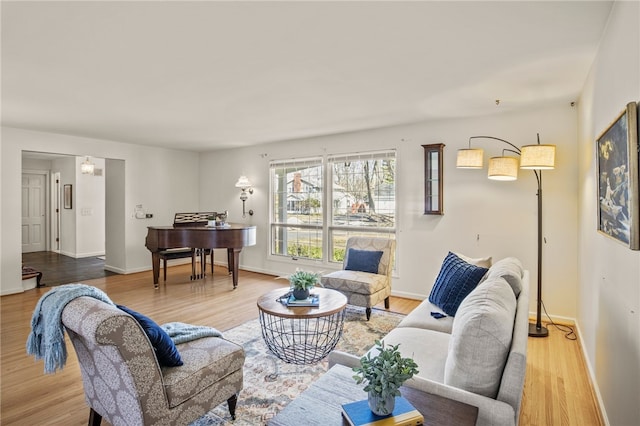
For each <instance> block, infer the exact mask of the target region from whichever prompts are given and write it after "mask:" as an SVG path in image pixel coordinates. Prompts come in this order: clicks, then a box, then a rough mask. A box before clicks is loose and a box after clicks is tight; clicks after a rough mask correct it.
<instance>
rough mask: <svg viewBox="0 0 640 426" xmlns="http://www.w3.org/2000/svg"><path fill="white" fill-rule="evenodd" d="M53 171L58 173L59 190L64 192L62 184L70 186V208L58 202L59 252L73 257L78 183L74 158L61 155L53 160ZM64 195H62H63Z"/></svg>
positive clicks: (75, 237) (75, 246)
mask: <svg viewBox="0 0 640 426" xmlns="http://www.w3.org/2000/svg"><path fill="white" fill-rule="evenodd" d="M53 171H54V172H59V173H60V191H61V193H62V194H64V186H65V185H72V187H71V208H70V209H66V208H64V202H62V203H60V204H61V206H60V254H63V255H65V256H70V257H75V255H76V252H77V228H76V213H75V212H76V209H77V207H78V196H77V191H78V185H76V159H75V157H72V156H69V157H63V158H58V159H55V160H53ZM63 197H64V195H63Z"/></svg>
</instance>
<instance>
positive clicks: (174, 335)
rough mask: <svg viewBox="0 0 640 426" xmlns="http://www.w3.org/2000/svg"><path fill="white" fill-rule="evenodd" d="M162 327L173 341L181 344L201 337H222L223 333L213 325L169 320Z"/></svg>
mask: <svg viewBox="0 0 640 426" xmlns="http://www.w3.org/2000/svg"><path fill="white" fill-rule="evenodd" d="M160 327H162V329H163V330H164V331H166V332H167V334H168V335H169V337H171V340H173V343H175V344H176V345H177V344H180V343H184V342H190V341H192V340H196V339H200V338H201V337H222V333H220V332H219V331H218V330H216V329H215V328H213V327H206V326H204V325H192V324H185V323H183V322H168V323H166V324H162V325H161V326H160Z"/></svg>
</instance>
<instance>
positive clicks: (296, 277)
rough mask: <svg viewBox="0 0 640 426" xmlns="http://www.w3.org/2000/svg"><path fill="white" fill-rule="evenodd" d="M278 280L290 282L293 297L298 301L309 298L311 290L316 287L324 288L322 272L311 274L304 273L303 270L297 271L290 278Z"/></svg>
mask: <svg viewBox="0 0 640 426" xmlns="http://www.w3.org/2000/svg"><path fill="white" fill-rule="evenodd" d="M278 278H287V279H288V280H289V284H290V285H291V290H292V292H293V297H295V298H296V299H298V300H303V299H306V298H307V297H309V290H311V289H312V288H313V287H315V286H316V285H319V286H322V284H320V272H309V271H303V270H302V269H296V272H294V273H293V274H291V275H289V276H288V277H278Z"/></svg>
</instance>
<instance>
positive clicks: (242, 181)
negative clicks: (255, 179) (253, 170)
mask: <svg viewBox="0 0 640 426" xmlns="http://www.w3.org/2000/svg"><path fill="white" fill-rule="evenodd" d="M236 188H242V189H247V188H251V182H249V178H247V177H246V176H245V175H242V176H240V178H239V179H238V181H237V182H236Z"/></svg>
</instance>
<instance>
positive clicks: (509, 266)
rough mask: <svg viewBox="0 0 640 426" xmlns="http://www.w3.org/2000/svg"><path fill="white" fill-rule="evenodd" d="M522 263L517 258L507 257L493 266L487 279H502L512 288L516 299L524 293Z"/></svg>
mask: <svg viewBox="0 0 640 426" xmlns="http://www.w3.org/2000/svg"><path fill="white" fill-rule="evenodd" d="M523 271H524V270H523V268H522V262H520V260H519V259H517V258H515V257H505V258H504V259H501V260H499V261H497V262H496V263H494V264H493V265H491V268H489V272H487V275H486V278H485V279H487V280H488V279H490V278H497V277H502V278H504V279H505V280H507V283H509V285H510V286H511V289H512V290H513V294H515V295H516V299H517V298H518V296H520V292H521V291H522V274H523Z"/></svg>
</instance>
